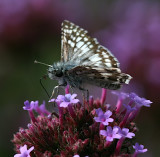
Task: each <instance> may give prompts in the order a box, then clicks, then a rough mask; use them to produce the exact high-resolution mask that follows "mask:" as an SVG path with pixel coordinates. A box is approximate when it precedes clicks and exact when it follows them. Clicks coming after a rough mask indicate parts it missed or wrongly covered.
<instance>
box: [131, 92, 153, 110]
mask: <svg viewBox="0 0 160 157" xmlns="http://www.w3.org/2000/svg"><path fill="white" fill-rule="evenodd" d="M129 97H130V99H131V100H132V101H133V102H134V103H136V105H137V107H142V106H146V107H150V104H151V103H152V102H151V101H150V100H146V99H145V98H141V97H139V96H138V95H137V94H135V93H131V94H130V95H129Z"/></svg>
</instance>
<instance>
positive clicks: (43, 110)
mask: <svg viewBox="0 0 160 157" xmlns="http://www.w3.org/2000/svg"><path fill="white" fill-rule="evenodd" d="M34 110H35V111H36V112H37V113H39V114H47V115H49V114H50V112H49V111H48V110H47V109H46V106H45V101H43V104H41V105H40V106H39V102H38V101H35V104H34Z"/></svg>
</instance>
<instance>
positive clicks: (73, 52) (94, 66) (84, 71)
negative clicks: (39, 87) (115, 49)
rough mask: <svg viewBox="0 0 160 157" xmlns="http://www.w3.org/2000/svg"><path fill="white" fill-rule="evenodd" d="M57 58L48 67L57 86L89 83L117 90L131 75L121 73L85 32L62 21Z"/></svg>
mask: <svg viewBox="0 0 160 157" xmlns="http://www.w3.org/2000/svg"><path fill="white" fill-rule="evenodd" d="M61 46H62V50H61V61H60V62H57V63H54V64H53V65H52V66H50V67H49V69H48V75H49V78H50V79H53V80H58V82H59V85H61V86H66V85H67V84H69V85H70V86H71V87H76V88H79V89H85V87H84V84H85V83H87V84H93V85H96V86H99V87H102V88H107V89H113V90H116V89H119V88H120V87H121V85H122V84H124V83H126V84H128V83H129V81H130V79H131V78H132V77H131V76H130V75H128V74H125V73H121V70H120V68H119V62H118V60H117V59H116V58H115V57H114V56H113V54H112V53H111V52H110V51H109V50H108V49H107V48H105V47H103V46H102V45H100V44H99V43H98V41H97V39H95V38H91V37H90V36H88V34H87V31H85V30H84V29H82V28H80V27H79V26H77V25H75V24H73V23H71V22H69V21H66V20H65V21H64V22H63V23H62V45H61Z"/></svg>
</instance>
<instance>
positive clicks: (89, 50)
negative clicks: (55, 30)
mask: <svg viewBox="0 0 160 157" xmlns="http://www.w3.org/2000/svg"><path fill="white" fill-rule="evenodd" d="M61 41H62V44H61V48H62V50H61V60H62V61H63V62H67V61H70V62H76V63H77V64H78V65H92V66H98V67H102V68H111V67H114V68H118V67H119V62H118V60H117V59H116V58H115V57H114V56H113V54H112V53H111V52H110V51H109V50H108V49H107V48H105V47H103V46H101V45H100V44H99V43H98V41H97V39H95V38H91V37H90V36H89V35H88V34H87V31H86V30H84V29H82V28H80V27H79V26H77V25H75V24H73V23H72V22H69V21H66V20H65V21H64V22H63V23H62V40H61Z"/></svg>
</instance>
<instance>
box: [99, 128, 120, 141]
mask: <svg viewBox="0 0 160 157" xmlns="http://www.w3.org/2000/svg"><path fill="white" fill-rule="evenodd" d="M118 130H119V129H118V128H117V127H113V130H112V128H111V126H108V127H107V131H106V130H100V134H101V135H103V136H106V141H110V142H111V141H113V140H114V139H115V138H116V139H120V138H121V135H120V134H119V133H118Z"/></svg>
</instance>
